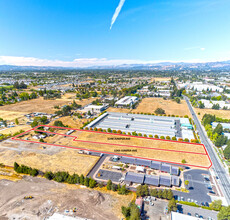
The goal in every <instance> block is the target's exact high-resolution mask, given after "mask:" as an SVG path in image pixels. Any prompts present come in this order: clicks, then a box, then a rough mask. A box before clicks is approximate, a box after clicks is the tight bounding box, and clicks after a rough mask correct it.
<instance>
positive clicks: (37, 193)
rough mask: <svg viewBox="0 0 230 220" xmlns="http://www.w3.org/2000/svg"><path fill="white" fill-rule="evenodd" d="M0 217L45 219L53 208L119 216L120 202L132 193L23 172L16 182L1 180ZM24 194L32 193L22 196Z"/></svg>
mask: <svg viewBox="0 0 230 220" xmlns="http://www.w3.org/2000/svg"><path fill="white" fill-rule="evenodd" d="M0 195H1V197H0V219H34V220H38V219H44V218H45V217H48V216H51V215H52V214H53V213H54V212H58V213H61V214H63V213H64V211H65V210H72V209H73V208H76V209H77V212H76V213H74V214H72V215H71V216H79V217H82V218H89V219H98V220H99V219H100V220H107V219H111V220H116V219H120V218H121V217H122V216H121V206H122V205H126V206H127V205H128V203H129V202H130V201H131V199H132V195H128V196H119V195H117V194H116V193H112V192H111V193H110V194H108V193H102V192H100V191H97V190H90V189H85V188H80V186H74V185H67V184H61V183H57V182H54V181H49V180H46V179H44V178H39V177H30V176H24V178H23V179H22V180H19V181H17V182H13V181H9V180H0ZM24 196H33V197H34V198H33V199H30V200H25V199H24Z"/></svg>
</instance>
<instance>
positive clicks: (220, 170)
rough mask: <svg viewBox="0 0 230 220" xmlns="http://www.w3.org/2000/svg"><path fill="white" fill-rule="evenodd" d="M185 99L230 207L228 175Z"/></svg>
mask: <svg viewBox="0 0 230 220" xmlns="http://www.w3.org/2000/svg"><path fill="white" fill-rule="evenodd" d="M184 98H185V101H186V102H187V105H188V107H189V110H190V112H191V114H192V117H193V120H194V122H195V124H196V129H197V130H198V132H199V136H200V139H201V142H202V144H204V146H205V148H206V149H207V151H208V154H209V156H210V158H211V160H212V163H213V166H212V167H213V168H214V171H215V173H216V175H217V176H218V178H219V180H218V184H219V185H220V187H221V189H222V193H223V194H224V196H225V198H226V200H227V203H228V205H230V180H229V177H228V174H227V173H226V171H225V169H224V167H223V165H222V163H221V161H220V160H219V158H218V156H217V155H216V152H215V150H214V149H213V147H212V145H211V144H210V143H209V140H208V137H207V136H206V135H205V132H204V130H203V129H202V127H201V124H200V121H199V119H198V117H197V115H196V113H195V112H194V110H193V108H192V105H191V103H190V102H189V99H188V98H187V97H186V96H185V97H184Z"/></svg>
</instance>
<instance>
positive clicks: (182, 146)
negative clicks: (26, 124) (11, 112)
mask: <svg viewBox="0 0 230 220" xmlns="http://www.w3.org/2000/svg"><path fill="white" fill-rule="evenodd" d="M56 132H57V133H59V132H58V131H56ZM60 133H63V130H62V131H60ZM71 135H74V136H76V137H77V139H76V141H74V140H73V138H72V137H63V136H61V135H54V136H53V137H52V136H49V137H47V138H45V141H46V142H47V143H51V144H57V145H64V146H71V147H77V148H84V149H91V150H97V151H103V152H111V153H118V154H119V153H120V154H126V155H130V156H135V157H143V158H149V159H155V160H160V161H166V162H167V161H169V162H175V163H181V162H182V160H183V159H185V160H186V161H187V163H188V164H190V165H196V166H205V167H208V166H209V165H210V161H209V159H208V157H207V155H205V151H204V148H203V146H202V145H193V144H187V143H178V142H165V141H160V140H154V139H140V138H137V137H130V140H119V141H118V140H109V139H108V138H118V137H121V136H117V135H116V136H115V135H113V134H98V133H91V132H84V131H78V132H74V133H72V134H71ZM27 137H29V140H31V141H37V140H33V139H32V138H30V135H28V136H27ZM127 137H129V136H127ZM24 138H25V137H23V139H24ZM77 140H79V141H77ZM81 141H85V142H81ZM89 141H91V142H96V143H89ZM97 142H103V143H104V144H101V143H97ZM110 144H116V145H110ZM121 145H132V147H129V146H121ZM137 146H141V147H148V148H147V149H146V148H138V147H137ZM161 149H163V150H161ZM167 150H173V151H167ZM177 151H180V152H177ZM186 151H187V152H192V153H186ZM195 153H202V154H195Z"/></svg>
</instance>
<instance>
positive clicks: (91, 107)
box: [83, 104, 109, 114]
mask: <svg viewBox="0 0 230 220" xmlns="http://www.w3.org/2000/svg"><path fill="white" fill-rule="evenodd" d="M108 107H109V105H107V104H104V105H87V106H85V108H84V109H83V111H84V112H88V111H90V112H91V113H92V114H93V113H96V114H99V113H101V112H103V111H105V110H106V109H107V108H108Z"/></svg>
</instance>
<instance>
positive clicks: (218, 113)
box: [194, 108, 230, 120]
mask: <svg viewBox="0 0 230 220" xmlns="http://www.w3.org/2000/svg"><path fill="white" fill-rule="evenodd" d="M194 110H195V112H196V114H198V113H200V115H198V118H199V119H200V120H201V119H202V118H203V115H204V114H211V115H216V116H217V117H220V118H225V119H230V111H229V110H215V109H200V108H194Z"/></svg>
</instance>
